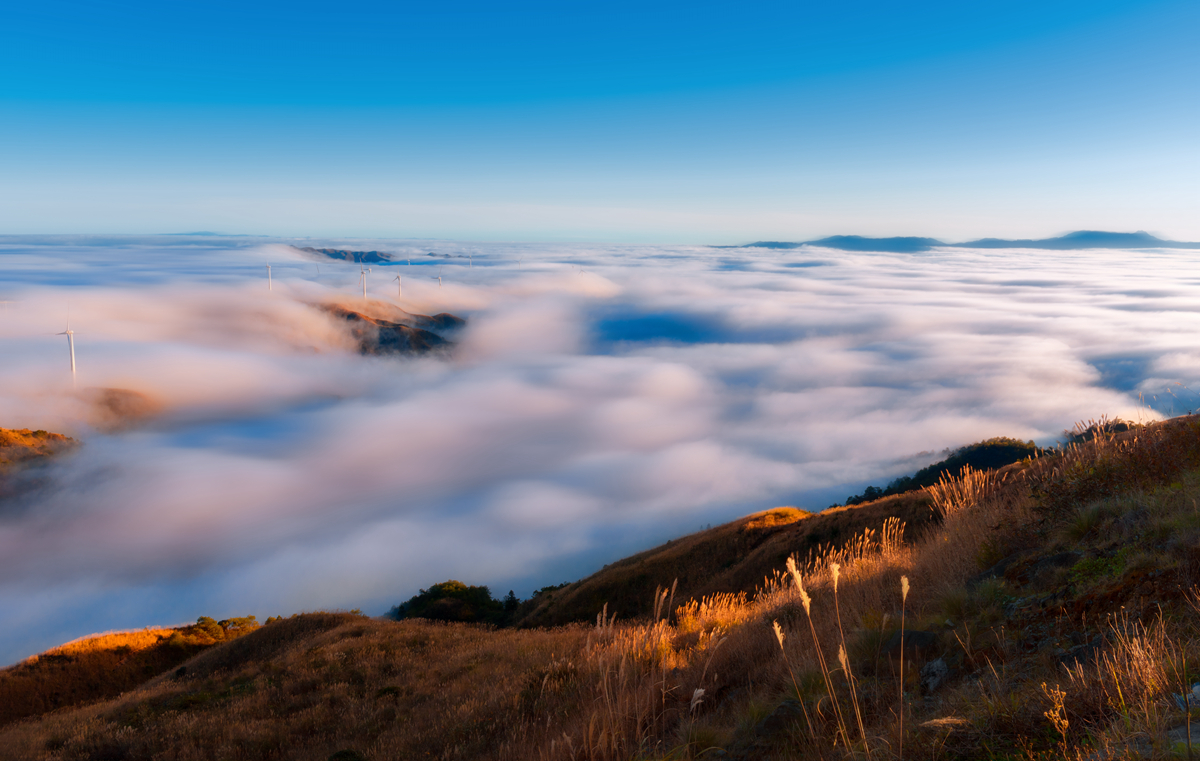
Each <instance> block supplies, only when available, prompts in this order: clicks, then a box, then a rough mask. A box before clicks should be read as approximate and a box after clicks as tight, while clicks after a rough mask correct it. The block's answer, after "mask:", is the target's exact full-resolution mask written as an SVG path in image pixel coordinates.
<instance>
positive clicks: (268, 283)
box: [267, 264, 275, 291]
mask: <svg viewBox="0 0 1200 761" xmlns="http://www.w3.org/2000/svg"><path fill="white" fill-rule="evenodd" d="M267 290H268V291H273V290H275V289H274V288H273V287H272V286H271V265H269V264H268V265H267Z"/></svg>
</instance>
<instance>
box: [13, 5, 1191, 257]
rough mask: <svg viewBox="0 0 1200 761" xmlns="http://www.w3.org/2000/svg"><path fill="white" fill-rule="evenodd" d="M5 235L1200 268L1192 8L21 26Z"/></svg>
mask: <svg viewBox="0 0 1200 761" xmlns="http://www.w3.org/2000/svg"><path fill="white" fill-rule="evenodd" d="M0 25H2V27H3V28H4V29H5V31H6V32H7V33H6V34H5V40H4V45H3V46H0V72H3V73H2V74H0V234H4V233H86V232H97V233H157V232H183V231H193V230H217V231H222V232H228V233H248V234H268V235H309V236H364V237H406V238H414V237H415V238H420V237H440V238H455V239H459V240H463V239H478V240H597V241H646V242H658V241H662V242H681V243H736V242H745V241H750V240H758V239H764V238H770V239H788V240H803V239H808V238H813V237H820V236H823V235H828V234H836V233H858V234H867V235H904V234H920V235H933V236H939V237H943V238H946V239H950V240H962V239H967V238H973V237H981V236H988V235H994V236H1009V237H1039V236H1043V235H1053V234H1058V233H1062V232H1066V231H1069V230H1073V229H1080V228H1099V229H1110V230H1134V229H1146V230H1149V231H1150V232H1154V233H1156V234H1159V235H1162V236H1164V237H1169V238H1175V239H1185V240H1200V214H1197V211H1198V210H1200V45H1197V44H1196V40H1197V39H1200V3H1197V2H1195V0H1168V1H1165V2H1144V1H1143V2H1131V1H1127V0H1087V1H1086V2H1085V1H1083V0H1079V1H1076V0H1068V1H1066V2H1046V1H1045V0H1038V1H1037V2H1033V1H1031V0H1005V1H1003V2H995V1H991V0H984V1H980V2H969V3H964V2H921V3H902V2H878V1H870V0H868V1H864V2H851V3H832V2H829V3H819V4H818V3H812V2H803V1H800V2H790V3H772V2H760V3H752V4H751V3H711V2H689V3H657V4H648V3H645V2H639V3H625V2H605V3H561V2H554V3H550V2H546V3H531V2H519V3H495V2H493V3H477V2H440V3H429V2H424V3H411V2H388V3H382V2H381V3H368V2H338V3H313V2H288V3H268V2H258V3H245V2H226V1H225V0H218V1H216V2H207V3H203V4H198V3H196V4H183V3H161V2H156V3H148V2H106V3H99V2H41V3H21V4H18V3H7V4H5V5H4V7H3V9H0Z"/></svg>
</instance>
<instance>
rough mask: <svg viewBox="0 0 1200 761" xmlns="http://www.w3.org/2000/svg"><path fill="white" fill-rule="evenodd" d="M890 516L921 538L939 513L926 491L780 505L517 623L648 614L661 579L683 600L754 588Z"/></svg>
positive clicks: (671, 546)
mask: <svg viewBox="0 0 1200 761" xmlns="http://www.w3.org/2000/svg"><path fill="white" fill-rule="evenodd" d="M889 518H899V519H900V520H901V521H903V522H904V523H905V524H906V527H907V528H906V531H905V535H906V537H907V538H908V539H909V540H912V539H914V538H915V537H917V536H918V535H920V533H921V532H922V531H924V530H925V529H926V528H927V527H928V526H929V525H930V524H932V523H935V522H936V521H937V515H936V513H935V511H934V509H933V501H932V499H931V498H930V497H929V495H928V494H927V493H925V492H918V493H912V494H903V495H898V496H894V497H889V498H887V499H882V500H879V501H877V502H873V503H870V504H866V505H861V506H858V507H835V508H830V509H827V510H823V511H821V512H819V513H809V512H807V511H804V510H799V509H797V508H795V507H776V508H774V509H771V510H766V511H763V512H760V513H755V514H753V515H749V516H746V517H745V518H740V519H738V520H736V521H732V522H730V523H726V524H724V525H721V526H717V527H715V528H711V529H706V530H704V531H699V532H697V533H695V534H690V535H688V536H685V537H683V538H681V539H673V540H671V541H669V542H667V543H666V544H664V545H662V546H660V547H655V548H654V549H651V550H646V551H645V552H641V553H639V554H637V555H633V556H631V557H628V558H625V559H624V560H619V561H617V562H616V563H612V564H611V565H607V566H605V567H604V568H603V569H601V570H600V571H597V572H596V573H594V574H592V575H591V576H589V577H587V578H586V579H583V580H581V581H577V582H575V583H573V584H567V585H566V586H564V587H561V588H559V589H555V590H552V591H546V592H542V593H539V594H537V595H535V596H534V597H533V598H532V599H531V600H529V601H527V602H526V603H525V604H524V605H523V606H522V609H521V610H520V611H518V617H517V625H519V626H547V625H559V624H564V623H568V622H571V621H586V620H594V619H595V618H596V614H597V613H599V612H600V610H601V608H603V607H604V606H605V605H607V606H608V612H609V614H615V615H616V616H617V617H618V618H619V619H632V618H644V617H648V616H649V615H650V614H651V613H652V612H653V609H654V605H655V601H654V592H655V589H656V588H657V587H659V586H666V587H670V586H673V585H675V584H676V582H678V586H677V588H676V590H675V599H676V601H680V602H681V601H683V600H687V599H689V598H697V599H699V598H701V597H705V596H708V595H713V594H719V593H723V592H751V591H753V590H754V589H755V588H756V587H757V586H759V585H761V584H762V583H763V582H764V580H765V579H766V578H768V577H771V576H772V575H774V574H775V573H776V572H777V571H778V570H779V569H780V568H783V564H784V562H785V561H786V560H787V557H788V555H791V554H797V555H799V556H800V557H801V558H806V557H808V556H809V555H811V554H814V553H815V554H819V553H821V552H824V551H827V550H828V549H829V548H831V547H839V546H841V545H843V544H845V543H846V542H847V541H850V540H852V539H854V538H855V537H857V536H860V535H861V534H862V533H863V531H866V530H868V529H869V530H872V531H876V532H878V531H881V530H882V528H883V524H884V522H885V521H886V520H887V519H889Z"/></svg>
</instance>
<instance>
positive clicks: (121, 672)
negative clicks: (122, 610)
mask: <svg viewBox="0 0 1200 761" xmlns="http://www.w3.org/2000/svg"><path fill="white" fill-rule="evenodd" d="M257 626H258V623H257V622H256V621H254V617H253V616H250V617H249V618H239V619H229V620H225V621H220V622H217V621H213V620H212V619H211V618H206V617H201V618H200V620H199V621H198V622H197V623H196V624H194V625H191V626H181V627H175V628H169V629H141V630H138V631H131V632H118V633H112V634H101V635H98V636H94V637H87V638H84V639H81V640H77V641H75V642H70V643H68V644H66V645H62V646H61V647H56V648H54V649H52V650H48V651H46V652H44V653H42V654H41V655H36V656H34V657H32V658H29V659H27V660H25V661H24V662H22V663H19V664H17V665H16V666H12V667H10V668H7V669H3V670H0V724H5V723H8V722H11V721H15V720H17V719H21V718H24V717H26V716H36V715H38V714H42V713H46V712H48V711H53V710H56V709H59V708H64V707H67V706H74V705H79V704H82V703H88V702H93V701H96V700H101V699H104V698H109V697H112V696H114V695H119V694H121V693H122V692H124V691H125V690H128V689H132V688H134V687H137V686H138V685H139V684H142V683H143V682H145V681H146V680H147V679H150V678H151V677H154V676H157V675H158V674H161V673H162V672H163V671H166V670H167V669H172V668H175V667H176V666H178V665H179V664H181V663H183V662H184V661H186V660H188V659H189V658H191V657H192V656H194V655H196V654H197V653H199V652H201V651H203V650H206V649H208V648H210V647H212V646H213V645H216V644H218V643H221V642H226V641H228V640H231V639H234V638H236V637H238V636H240V635H242V634H245V633H246V632H248V631H252V630H253V629H255V628H257Z"/></svg>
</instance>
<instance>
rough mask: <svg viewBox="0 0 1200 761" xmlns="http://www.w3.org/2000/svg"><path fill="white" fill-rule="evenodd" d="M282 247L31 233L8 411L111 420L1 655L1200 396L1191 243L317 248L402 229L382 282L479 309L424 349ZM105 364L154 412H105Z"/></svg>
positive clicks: (22, 553)
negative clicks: (349, 313) (357, 330)
mask: <svg viewBox="0 0 1200 761" xmlns="http://www.w3.org/2000/svg"><path fill="white" fill-rule="evenodd" d="M285 243H287V242H286V241H284V242H281V241H272V240H261V239H250V238H217V237H188V236H176V237H169V236H164V237H158V238H140V239H132V238H129V239H103V238H0V301H3V302H4V303H0V358H2V359H0V426H2V427H7V428H34V429H47V430H52V431H59V432H63V433H67V434H69V435H71V436H74V437H76V438H78V439H80V440H81V441H82V442H83V445H82V446H81V447H79V448H78V449H77V450H76V451H74V452H73V453H72V454H70V455H68V456H66V457H65V458H63V459H61V460H60V461H59V462H58V463H57V464H55V465H54V466H53V467H52V468H51V470H50V473H49V474H48V476H47V479H46V483H45V484H44V485H43V486H42V487H41V488H40V489H39V490H37V491H35V492H34V493H32V494H31V495H28V496H26V497H25V498H22V499H17V500H10V501H8V502H6V503H0V663H9V662H13V661H15V660H17V659H19V658H21V657H23V656H26V655H29V654H31V653H33V652H37V651H39V650H42V649H44V648H46V647H48V646H51V645H54V644H57V643H59V642H62V641H65V640H68V639H71V638H74V637H77V636H81V635H84V634H87V633H90V632H95V631H101V630H106V629H113V628H130V627H139V626H144V625H149V624H170V623H180V622H186V621H191V620H194V619H195V618H196V617H197V616H199V615H211V616H214V617H217V618H221V617H227V616H233V615H243V614H247V613H254V614H257V615H258V616H259V617H260V618H265V617H266V616H267V615H271V614H288V613H292V612H296V611H300V610H311V609H318V608H344V609H348V608H355V607H357V608H362V609H363V610H364V611H366V612H368V613H372V614H378V613H382V612H383V611H384V610H386V609H387V608H388V607H389V606H390V605H393V604H395V603H397V602H400V601H402V600H404V599H406V598H407V597H409V596H411V595H412V594H414V593H415V592H416V591H417V590H418V589H419V588H421V587H427V586H429V585H430V584H432V583H435V582H439V581H444V580H446V579H448V578H457V579H461V580H462V581H465V582H468V583H472V584H489V585H491V586H492V589H493V591H494V592H496V593H498V594H499V593H503V592H506V591H507V590H508V589H510V588H513V589H515V590H516V591H517V592H518V594H520V595H522V596H527V595H528V594H529V593H530V592H531V591H532V590H533V589H535V588H537V587H540V586H543V585H546V584H550V583H557V582H560V581H565V580H570V579H575V578H579V577H581V576H583V575H586V574H587V573H589V572H591V571H593V570H595V569H596V568H598V567H599V566H600V565H602V564H603V563H606V562H611V561H612V560H615V559H617V558H620V557H623V556H625V555H627V554H629V553H631V552H634V551H637V550H639V549H643V548H646V547H648V546H652V545H655V544H658V543H661V542H662V541H664V540H666V539H668V538H671V537H675V536H679V535H681V534H683V533H687V532H690V531H694V530H696V529H697V528H700V527H701V526H702V525H704V524H708V523H716V522H720V521H725V520H729V519H732V518H735V517H739V516H741V515H744V514H746V513H749V512H752V511H755V510H759V509H763V508H766V507H771V506H775V505H783V504H793V505H799V506H801V507H805V508H808V509H820V508H823V507H825V506H827V505H829V504H830V503H832V502H840V501H841V500H843V499H845V497H846V496H848V495H850V494H853V493H856V492H857V491H860V490H861V488H862V487H863V486H865V485H867V484H868V483H874V484H878V485H883V484H885V483H886V482H887V481H889V480H890V479H892V478H894V477H896V476H898V475H903V474H907V473H911V472H912V471H914V470H915V469H917V468H919V467H921V466H923V465H925V464H928V463H929V462H931V461H933V460H935V459H937V458H938V456H939V455H940V453H941V452H942V450H944V449H946V448H950V447H958V446H962V445H965V444H969V443H971V442H974V441H978V440H981V439H984V438H988V437H992V436H999V435H1005V436H1012V437H1016V438H1021V439H1034V440H1036V441H1038V442H1039V443H1042V444H1050V443H1053V442H1054V441H1055V440H1056V439H1057V438H1059V437H1060V436H1061V433H1062V431H1063V429H1064V428H1070V427H1071V426H1072V425H1073V424H1074V423H1075V422H1077V421H1081V420H1086V419H1090V418H1096V417H1098V416H1101V415H1108V416H1118V417H1123V418H1128V419H1135V420H1149V419H1157V418H1159V417H1162V416H1164V415H1173V414H1182V413H1185V412H1187V411H1189V410H1190V409H1192V408H1193V407H1197V408H1200V402H1198V401H1196V400H1197V396H1196V394H1195V393H1193V392H1192V391H1191V390H1190V388H1191V386H1192V385H1193V384H1194V382H1195V379H1196V378H1197V377H1200V274H1198V273H1197V271H1196V266H1195V254H1194V252H1187V251H1164V250H1147V251H1107V250H1095V251H1063V252H1052V251H1029V250H987V251H974V250H962V249H949V248H947V249H937V250H934V251H931V252H926V253H920V254H888V253H847V252H840V251H833V250H828V249H819V248H800V249H794V250H766V249H729V248H724V249H722V248H709V247H665V246H584V245H545V244H537V245H519V244H495V245H493V244H458V243H450V242H444V241H415V242H414V241H303V242H296V243H297V245H335V246H338V247H340V248H351V249H356V250H364V249H377V250H383V251H389V252H393V253H395V254H396V255H398V256H399V257H401V258H400V259H399V261H398V262H397V263H396V264H391V265H372V272H371V274H370V275H369V276H368V278H367V284H368V297H369V299H370V300H373V301H379V302H389V303H392V304H396V303H398V304H399V305H401V306H402V307H403V308H404V309H406V310H408V311H410V312H416V313H423V314H435V313H438V312H451V313H454V314H457V315H459V316H461V317H465V318H467V319H468V321H469V322H468V326H467V327H466V328H465V329H464V331H463V332H462V333H461V335H460V336H458V345H457V348H456V349H455V351H454V352H453V354H452V355H450V356H449V357H425V358H419V359H402V358H387V357H364V356H361V355H359V354H357V353H355V352H354V350H353V344H352V341H351V340H350V338H349V336H348V335H346V333H345V332H344V331H343V330H342V329H340V328H339V327H338V326H337V325H336V324H335V323H334V321H332V320H331V319H330V318H329V317H327V316H326V315H325V314H323V313H322V312H320V311H319V310H317V309H315V308H313V306H312V305H313V304H315V303H319V302H322V301H329V300H340V301H342V302H343V303H346V304H347V305H349V306H351V307H353V306H354V305H355V304H356V303H360V302H361V290H360V286H359V267H358V265H354V264H349V263H345V262H334V261H329V260H325V261H318V260H317V259H316V258H314V257H312V256H310V255H305V254H302V253H300V252H298V251H297V250H296V249H294V248H291V247H289V246H288V245H285ZM430 253H433V254H435V256H430V255H429V254H430ZM404 257H408V261H406V260H405V258H404ZM409 262H411V263H409ZM268 263H269V264H271V265H272V283H273V287H272V289H270V290H268V286H267V277H266V265H267V264H268ZM396 275H399V276H401V278H402V281H401V285H402V287H403V298H399V297H398V296H397V285H398V284H397V282H396V281H395V280H394V279H393V278H394V277H395V276H396ZM439 275H440V276H441V277H442V284H441V285H439V283H438V280H437V278H438V276H439ZM68 317H69V319H70V326H71V328H72V329H73V330H74V331H75V339H76V353H77V358H78V367H79V370H78V380H77V385H76V387H74V388H73V385H72V379H71V375H70V371H69V358H68V353H67V344H66V339H65V337H63V336H57V335H55V333H57V332H59V331H62V330H64V328H65V327H66V322H67V319H68ZM94 388H121V389H129V390H133V391H137V392H139V393H141V394H144V395H146V397H147V398H148V399H150V400H152V401H153V402H154V404H155V405H156V406H157V414H156V415H155V416H153V417H152V418H150V419H148V420H146V421H144V422H142V423H140V424H137V425H133V426H131V427H127V428H125V429H113V428H112V427H111V426H106V425H103V424H102V423H101V422H98V418H97V417H96V411H95V405H94V403H93V400H94V395H93V392H91V391H90V389H94ZM664 582H668V583H669V582H670V579H664Z"/></svg>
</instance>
